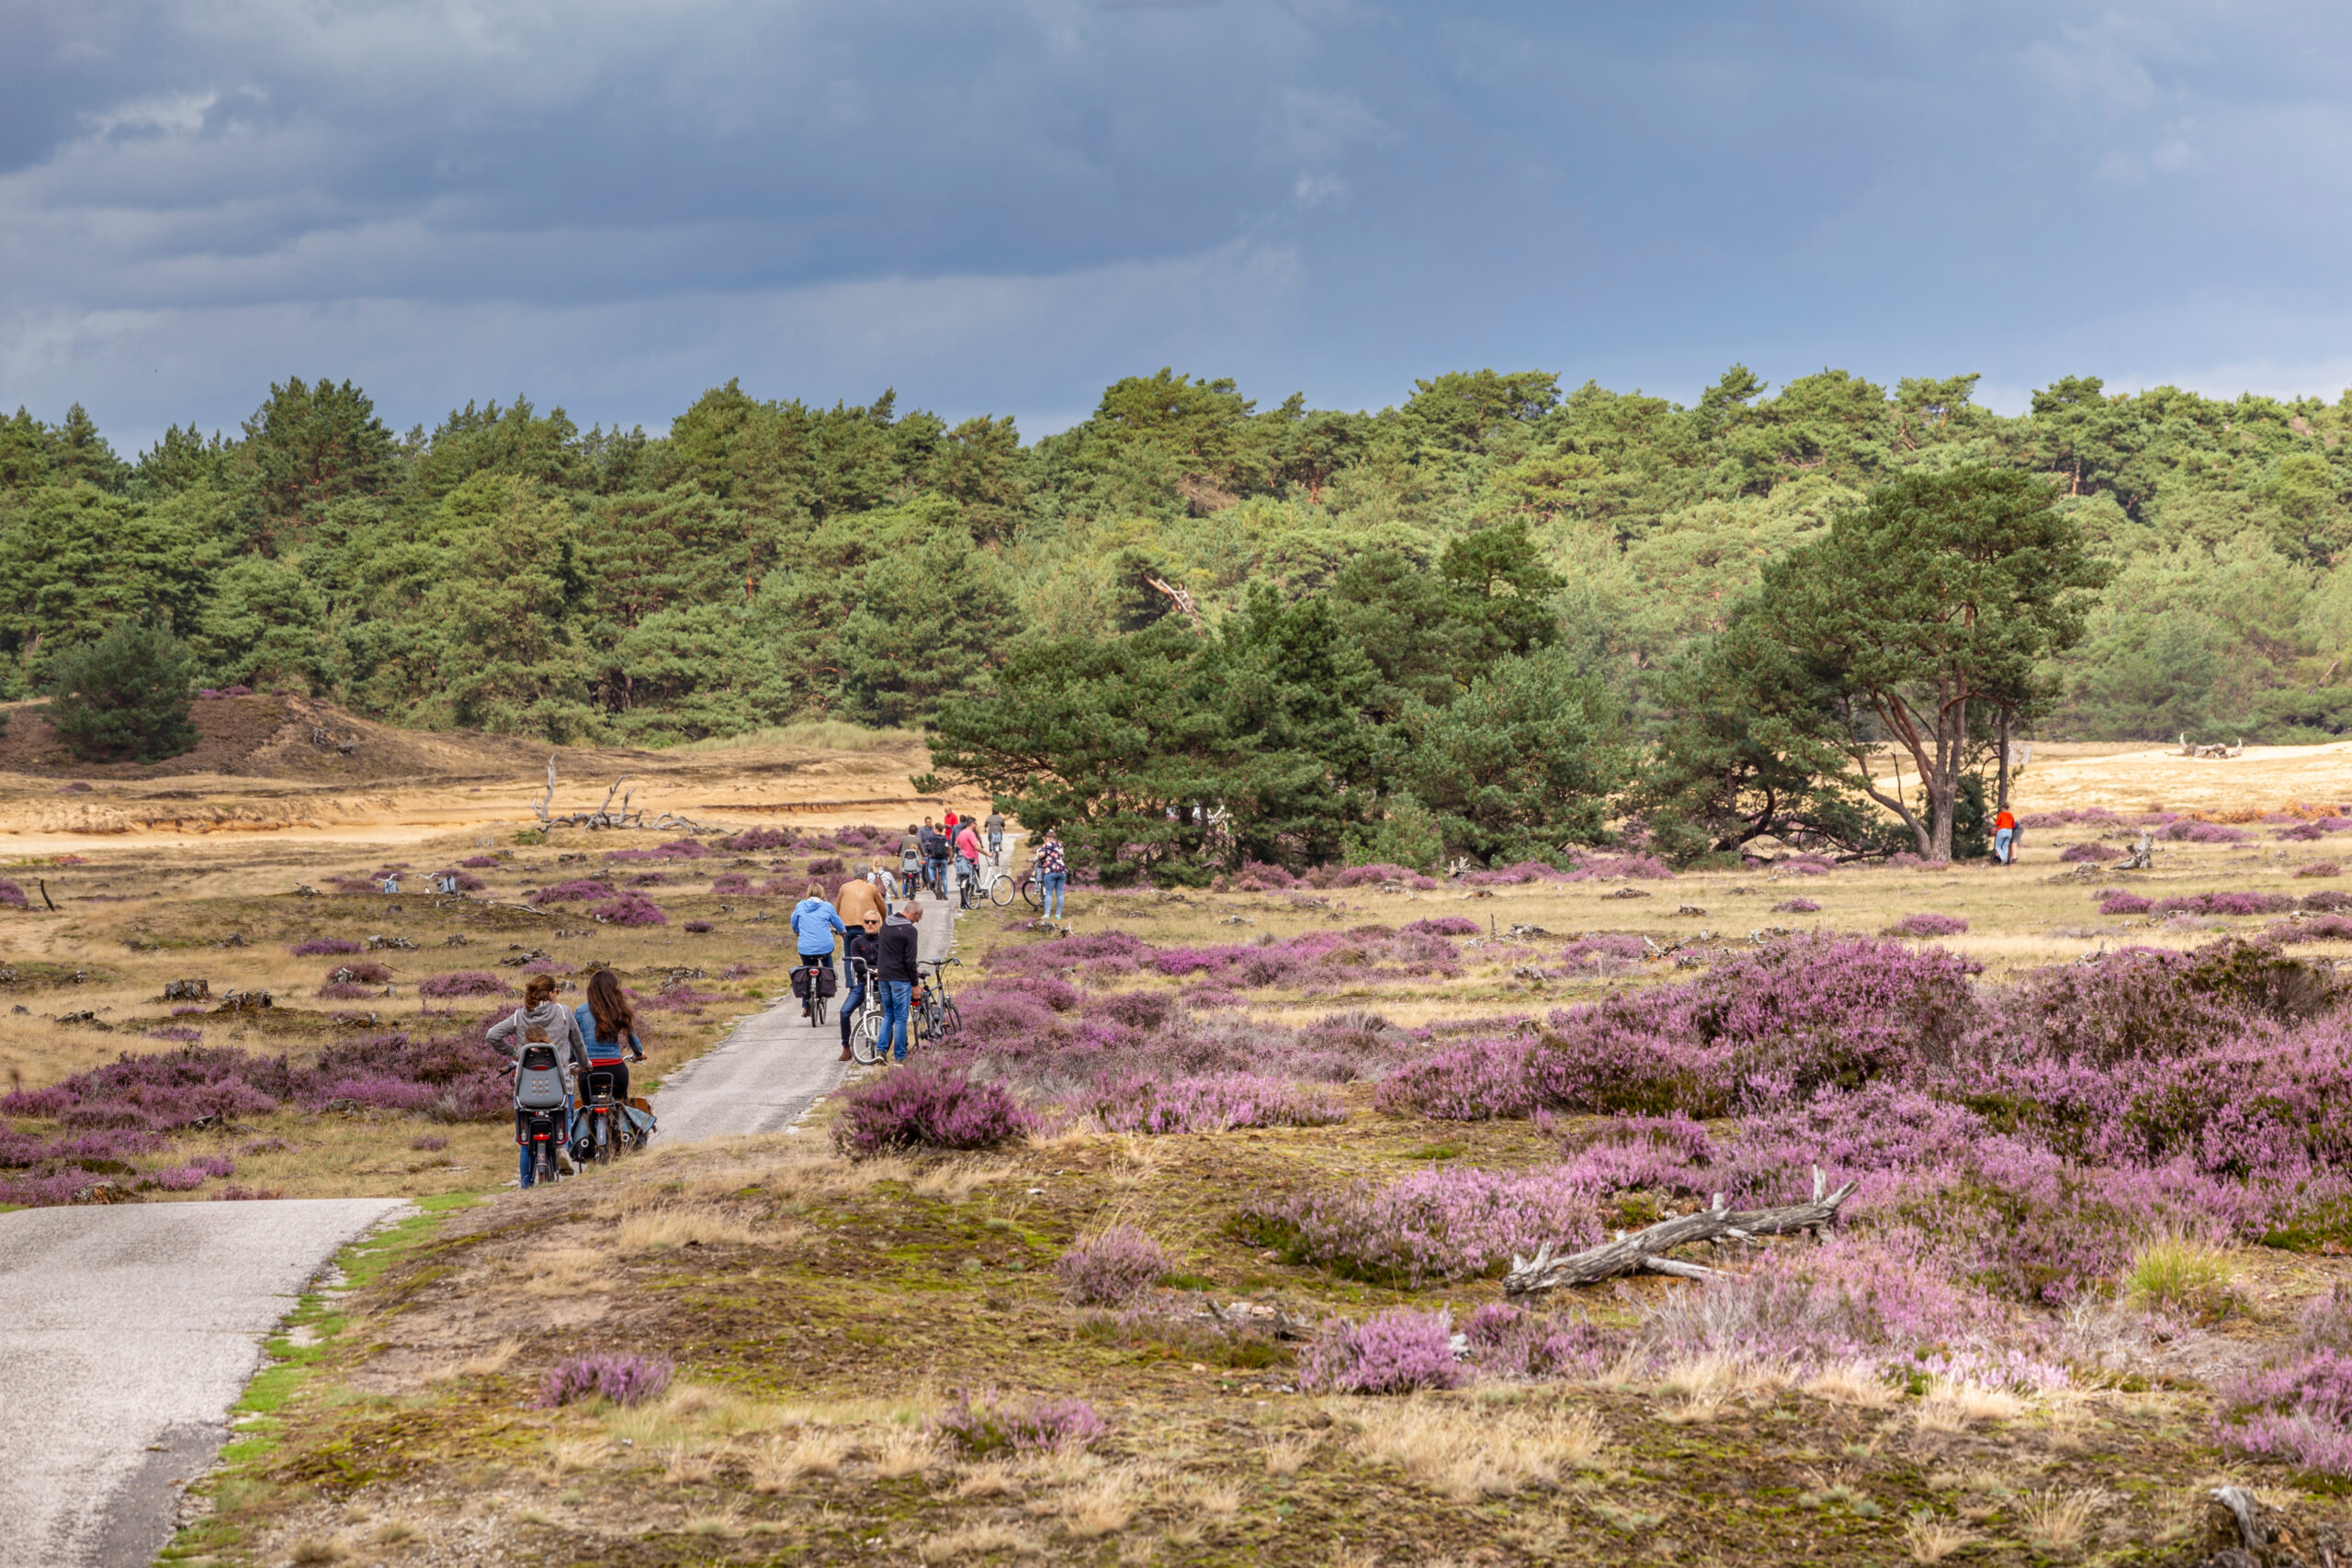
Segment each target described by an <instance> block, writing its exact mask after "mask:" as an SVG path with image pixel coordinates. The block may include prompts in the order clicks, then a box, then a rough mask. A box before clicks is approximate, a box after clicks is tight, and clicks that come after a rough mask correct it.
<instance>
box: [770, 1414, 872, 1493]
mask: <svg viewBox="0 0 2352 1568" xmlns="http://www.w3.org/2000/svg"><path fill="white" fill-rule="evenodd" d="M853 1448H854V1442H853V1441H852V1439H851V1437H850V1435H849V1434H848V1433H847V1432H841V1431H829V1430H821V1429H820V1430H818V1431H813V1432H809V1433H806V1434H804V1435H802V1436H800V1437H797V1438H791V1439H789V1440H786V1439H784V1438H776V1439H775V1440H773V1441H771V1442H769V1443H768V1444H767V1445H765V1446H764V1447H763V1449H762V1450H760V1452H759V1453H758V1454H757V1455H756V1456H755V1457H754V1458H753V1459H752V1491H754V1492H783V1491H786V1490H788V1489H789V1488H790V1487H791V1486H792V1485H793V1483H796V1482H797V1481H800V1480H801V1479H803V1478H804V1477H807V1476H811V1475H836V1474H839V1473H840V1472H841V1468H842V1461H843V1460H845V1459H847V1458H849V1456H850V1453H851V1451H852V1450H853Z"/></svg>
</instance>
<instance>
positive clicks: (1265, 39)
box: [0, 0, 2352, 438]
mask: <svg viewBox="0 0 2352 1568" xmlns="http://www.w3.org/2000/svg"><path fill="white" fill-rule="evenodd" d="M2347 26H2348V24H2347V22H2346V19H2344V18H2343V17H2340V16H2339V15H2338V13H2337V12H2336V11H2335V10H2334V9H2332V8H2327V7H2322V6H2279V7H2270V8H2266V9H2264V10H2263V11H2261V12H2259V13H2254V14H2247V13H2238V12H2234V11H2227V10H2223V9H2222V8H2218V7H2213V6H2205V5H2189V4H2186V3H2180V4H2169V5H2156V6H2130V7H2113V6H2066V5H2057V6H2049V5H2043V6H2024V5H2015V6H1958V5H1930V4H1917V5H1909V6H1902V5H1897V6H1885V5H1873V6H1860V5H1853V6H1841V5H1830V4H1815V5H1810V6H1805V5H1799V6H1777V7H1765V6H1746V5H1738V6H1735V5H1695V6H1677V7H1668V8H1656V7H1623V6H1590V7H1564V6H1521V7H1510V6H1487V7H1445V6H1388V5H1374V4H1367V3H1359V0H1297V3H1293V4H1266V3H1261V4H1240V3H1238V0H1237V3H1230V4H1225V5H1204V4H1190V3H1172V0H1092V3H1091V4H1090V3H1085V0H1054V3H1046V0H1035V3H1031V4H1020V5H989V6H976V5H943V4H930V5H911V4H891V3H888V0H884V3H878V4H866V5H860V6H814V5H797V4H788V3H787V4H774V3H735V0H707V3H693V4H674V5H622V4H609V5H598V4H593V3H592V4H565V5H560V6H559V5H554V4H539V5H500V6H490V5H458V4H443V5H423V6H401V5H363V4H313V3H301V0H269V3H252V0H241V3H230V0H182V3H178V4H173V5H152V6H147V5H128V4H106V3H103V0H102V3H97V4H84V5H75V6H63V5H59V4H54V3H51V4H43V5H38V6H35V5H25V4H21V3H12V0H0V400H5V401H6V403H7V404H8V405H9V406H11V407H13V406H14V404H15V403H16V402H17V401H18V400H22V401H25V402H28V403H30V404H31V405H33V406H34V407H35V409H36V410H37V411H38V412H43V413H45V414H47V415H49V416H51V417H54V416H55V415H56V413H57V412H59V411H60V410H61V409H62V407H63V405H64V404H65V403H66V402H67V401H69V400H74V399H76V398H79V399H81V400H84V401H85V402H86V403H88V404H89V405H90V406H91V407H92V409H93V410H94V411H95V412H96V413H97V414H98V416H99V417H100V419H101V420H102V422H104V423H107V425H108V426H109V427H110V428H112V429H113V430H115V431H116V432H117V434H118V435H119V436H121V437H124V438H139V437H143V436H145V435H146V434H152V433H153V430H154V429H156V428H157V427H159V426H160V425H161V424H162V423H164V422H165V421H167V420H172V419H179V418H187V417H190V416H194V417H197V418H199V419H200V420H202V421H204V422H205V423H208V424H226V423H232V421H233V420H234V418H235V417H236V416H237V415H239V414H240V413H242V412H245V411H246V410H248V409H250V408H251V406H252V405H253V404H254V402H255V401H256V400H257V399H258V397H259V394H260V392H261V390H262V388H263V386H264V385H265V384H266V381H268V380H269V379H271V378H283V377H284V376H285V375H287V374H289V373H299V374H303V375H316V374H319V373H321V372H328V373H332V374H334V375H335V376H338V377H341V376H345V375H348V376H352V377H355V378H358V379H360V380H361V381H362V382H364V383H365V384H366V385H368V387H369V388H370V389H371V390H373V391H375V392H376V393H377V395H378V397H379V401H380V402H381V403H382V404H383V405H384V406H385V407H386V410H387V412H389V413H390V414H391V415H393V416H394V417H395V418H397V419H399V420H401V421H402V422H406V421H408V420H411V419H424V420H428V421H429V420H430V419H432V418H433V417H435V414H436V413H437V412H439V411H440V410H441V409H443V408H446V407H447V406H448V405H449V404H450V403H452V402H456V401H462V400H465V399H467V398H469V397H487V396H511V395H513V394H514V393H515V392H517V391H523V392H527V393H529V394H531V395H532V396H534V397H535V398H537V400H540V401H541V402H543V403H546V402H554V401H559V400H560V401H562V402H564V403H566V404H568V405H569V406H570V407H571V409H572V410H573V412H575V414H577V415H579V416H580V417H582V419H583V420H584V419H593V418H599V417H601V418H605V419H612V418H616V417H617V418H620V419H622V420H624V421H630V422H634V421H639V420H642V421H645V422H647V423H653V424H656V425H658V424H659V423H661V422H662V420H663V419H664V418H666V417H667V416H668V415H669V414H670V413H672V412H675V411H676V410H677V409H678V408H680V407H682V406H683V405H684V402H685V401H686V400H690V399H691V398H692V397H693V395H694V394H695V392H696V391H697V390H699V389H701V388H702V387H704V386H706V385H708V384H710V383H712V382H714V381H718V380H723V379H725V378H728V377H729V376H735V375H740V376H741V377H742V378H743V379H744V382H745V384H746V386H748V387H750V388H752V389H754V390H757V391H759V392H761V393H763V394H765V395H797V396H806V397H811V398H816V399H820V400H831V399H833V398H835V397H850V398H853V399H858V400H863V399H865V398H867V397H870V396H872V395H873V393H874V392H875V391H876V390H878V389H880V388H881V387H882V386H883V385H885V384H890V383H895V384H896V385H898V386H899V389H900V390H901V393H902V395H903V396H904V397H905V398H906V399H907V400H910V401H913V402H921V403H924V404H929V405H932V406H936V407H939V408H941V409H942V410H943V411H944V412H978V411H979V410H982V409H993V410H997V411H1008V410H1009V411H1012V412H1018V413H1020V414H1022V415H1023V418H1024V420H1025V422H1026V423H1028V424H1029V425H1030V426H1032V427H1033V428H1035V427H1041V426H1043V425H1045V424H1048V423H1054V422H1057V421H1060V420H1066V419H1069V418H1071V417H1075V416H1077V415H1079V414H1081V413H1082V412H1084V411H1085V409H1086V408H1087V407H1088V406H1089V405H1091V401H1092V400H1093V398H1094V396H1095V395H1096V393H1097V392H1099V390H1100V388H1101V386H1102V384H1103V382H1104V381H1105V380H1107V379H1109V378H1112V377H1114V376H1117V375H1121V374H1125V373H1129V372H1133V371H1137V370H1148V369H1150V368H1153V367H1157V366H1158V365H1159V364H1162V363H1171V362H1172V363H1174V364H1177V365H1178V366H1180V367H1185V368H1189V369H1193V370H1195V371H1198V372H1202V373H1207V374H1233V375H1238V376H1239V377H1241V378H1243V381H1244V385H1245V387H1246V388H1248V389H1250V390H1251V391H1253V392H1255V393H1258V394H1260V395H1261V396H1265V397H1269V398H1274V397H1280V396H1281V395H1283V393H1285V392H1287V391H1289V390H1290V389H1292V388H1294V387H1303V388H1304V389H1306V391H1307V392H1308V394H1309V395H1310V397H1311V398H1313V399H1314V400H1317V401H1318V402H1331V403H1341V404H1345V405H1349V406H1358V405H1365V404H1370V405H1374V406H1377V405H1378V404H1380V403H1383V402H1387V401H1392V400H1396V399H1397V398H1399V397H1401V396H1402V395H1404V394H1405V393H1407V392H1408V391H1409V390H1410V383H1411V379H1412V378H1413V377H1415V376H1421V375H1428V374H1431V373H1433V372H1435V371H1437V370H1439V369H1442V368H1447V367H1458V366H1476V365H1481V364H1487V363H1496V364H1507V365H1528V364H1539V365H1543V366H1544V367H1549V368H1556V369H1559V370H1561V371H1563V372H1564V373H1565V374H1566V375H1567V376H1569V377H1571V378H1582V377H1584V376H1587V375H1591V376H1596V377H1599V378H1601V379H1603V380H1604V381H1608V382H1611V383H1612V384H1618V385H1633V384H1635V383H1641V384H1645V385H1647V386H1649V387H1651V388H1652V389H1657V390H1662V391H1665V392H1668V394H1670V395H1675V396H1679V397H1685V398H1687V397H1689V396H1691V395H1693V394H1694V393H1695V392H1696V390H1697V389H1698V388H1699V387H1700V386H1701V385H1702V384H1703V382H1704V381H1705V380H1706V379H1708V378H1711V377H1712V375H1713V373H1714V372H1715V371H1717V370H1719V369H1720V368H1721V367H1722V366H1723V365H1724V363H1725V362H1727V361H1729V360H1731V359H1733V358H1744V359H1746V360H1747V362H1748V363H1750V364H1752V365H1755V366H1756V367H1758V368H1759V369H1761V370H1763V371H1765V372H1766V373H1767V374H1769V375H1770V376H1773V377H1775V378H1781V377H1785V376H1789V375H1795V374H1801V373H1803V372H1804V371H1806V370H1809V369H1815V368H1818V367H1820V366H1821V365H1823V364H1825V363H1836V364H1843V365H1848V366H1850V367H1853V368H1855V369H1857V370H1859V371H1862V372H1864V373H1867V374H1871V375H1874V376H1878V377H1882V378H1886V377H1892V376H1894V375H1897V374H1905V373H1911V374H1930V373H1933V374H1941V373H1948V372H1951V371H1954V370H1981V371H1984V372H1985V374H1986V377H1987V385H1988V387H1990V388H1992V389H1994V391H1995V395H1996V397H1997V398H2000V399H2005V400H2008V401H2010V402H2012V403H2014V402H2015V401H2017V400H2020V399H2021V398H2022V397H2023V395H2024V392H2025V390H2026V389H2028V388H2030V386H2032V385H2034V384H2037V383H2039V382H2041V381H2044V380H2047V379H2049V378H2052V377H2053V376H2055V375H2058V374H2063V373H2066V372H2068V371H2075V370H2096V371H2098V372H2101V373H2105V374H2108V375H2109V377H2110V378H2115V379H2119V380H2123V381H2131V380H2133V379H2141V380H2147V379H2154V378H2165V377H2172V378H2186V379H2190V380H2193V381H2196V382H2198V383H2199V384H2200V385H2202V386H2204V387H2205V388H2206V389H2209V390H2216V391H2234V390H2237V389H2239V388H2240V387H2242V386H2248V385H2251V386H2256V387H2261V388H2264V389H2276V390H2301V389H2307V388H2316V387H2329V388H2331V389H2332V388H2333V387H2335V386H2337V385H2340V384H2341V383H2342V382H2343V381H2344V380H2346V379H2352V349H2347V347H2346V344H2345V343H2344V340H2343V333H2344V330H2345V327H2346V318H2345V314H2344V312H2343V310H2342V309H2341V307H2339V306H2338V305H2337V304H2336V302H2335V299H2334V298H2333V295H2334V292H2335V290H2334V287H2333V285H2334V258H2335V255H2336V254H2338V253H2339V252H2340V251H2341V249H2342V248H2343V243H2344V240H2345V238H2346V236H2345V234H2344V232H2343V231H2344V229H2345V227H2346V220H2345V218H2344V217H2343V216H2342V215H2343V213H2344V211H2345V204H2344V201H2343V199H2342V197H2343V196H2344V195H2345V192H2344V191H2343V190H2342V189H2341V186H2343V184H2344V181H2345V175H2343V173H2341V171H2342V170H2343V169H2344V167H2345V163H2344V160H2343V158H2342V157H2341V156H2340V153H2341V151H2342V150H2343V144H2344V143H2345V142H2346V140H2347V139H2348V136H2352V107H2347V99H2346V85H2347V84H2346V80H2345V76H2346V61H2347V60H2352V55H2347V51H2346V49H2345V47H2344V46H2345V44H2346V42H2347V41H2352V40H2347V39H2346V31H2347Z"/></svg>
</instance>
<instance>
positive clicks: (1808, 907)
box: [1772, 898, 1821, 915]
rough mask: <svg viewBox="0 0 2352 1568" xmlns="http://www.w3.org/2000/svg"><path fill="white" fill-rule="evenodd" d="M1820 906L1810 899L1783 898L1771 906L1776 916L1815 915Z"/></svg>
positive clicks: (1818, 911) (1819, 910)
mask: <svg viewBox="0 0 2352 1568" xmlns="http://www.w3.org/2000/svg"><path fill="white" fill-rule="evenodd" d="M1820 912H1821V906H1820V905H1818V904H1816V903H1815V902H1814V901H1813V900H1812V899H1810V898H1783V899H1781V901H1780V902H1779V903H1777V904H1775V905H1773V906H1772V913H1774V914H1776V915H1817V914H1819V913H1820Z"/></svg>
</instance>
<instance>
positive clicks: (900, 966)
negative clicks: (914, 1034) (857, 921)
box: [874, 898, 922, 1062]
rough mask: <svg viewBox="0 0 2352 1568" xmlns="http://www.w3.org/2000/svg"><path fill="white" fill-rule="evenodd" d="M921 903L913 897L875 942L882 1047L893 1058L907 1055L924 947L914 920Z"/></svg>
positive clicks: (885, 924) (897, 1059) (919, 916)
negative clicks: (918, 964) (918, 961)
mask: <svg viewBox="0 0 2352 1568" xmlns="http://www.w3.org/2000/svg"><path fill="white" fill-rule="evenodd" d="M919 919H922V905H920V904H918V903H916V902H915V901H914V900H913V899H912V898H910V899H908V900H907V901H906V903H905V904H903V905H901V906H900V907H899V910H898V912H897V913H895V914H893V915H891V917H890V918H889V919H887V920H884V921H883V922H882V934H881V936H880V937H879V938H877V939H876V942H875V944H874V946H875V953H876V958H875V975H876V979H877V980H878V981H879V982H880V984H881V987H882V1049H883V1050H884V1051H885V1052H887V1053H888V1054H889V1056H890V1059H891V1060H892V1061H894V1062H903V1061H905V1060H906V1059H907V1045H908V1043H909V1042H908V1033H909V1024H910V1019H909V1017H908V1015H909V1014H910V1012H911V1011H912V1010H913V1008H914V997H915V959H916V957H917V956H918V955H919V954H920V953H922V931H921V930H920V929H919V928H918V927H917V926H916V924H915V922H916V921H917V920H919Z"/></svg>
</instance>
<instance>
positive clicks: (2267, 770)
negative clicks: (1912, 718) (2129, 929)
mask: <svg viewBox="0 0 2352 1568" xmlns="http://www.w3.org/2000/svg"><path fill="white" fill-rule="evenodd" d="M1902 780H1903V784H1904V787H1905V794H1906V795H1907V794H1910V793H1913V792H1916V791H1917V788H1918V784H1919V776H1918V774H1917V772H1916V771H1914V770H1913V769H1912V768H1911V766H1910V764H1909V761H1908V759H1907V758H1905V762H1904V767H1903V770H1902ZM1895 783H1896V774H1895V773H1894V770H1893V767H1892V765H1891V763H1889V764H1886V765H1885V766H1884V771H1882V772H1880V773H1879V774H1878V784H1879V787H1880V788H1882V789H1889V790H1891V789H1893V788H1894V785H1895ZM2010 798H2011V800H2012V802H2013V803H2014V804H2015V806H2016V808H2017V810H2018V812H2019V813H2025V812H2030V811H2063V810H2067V809H2070V808H2071V809H2081V808H2083V807H2092V806H2104V807H2108V808H2109V809H2110V810H2115V811H2148V810H2154V809H2162V810H2165V811H2195V812H2203V813H2206V814H2208V815H2215V816H2218V815H2221V814H2222V813H2226V812H2250V813H2253V814H2255V815H2257V816H2258V815H2260V814H2262V813H2264V812H2268V811H2283V810H2286V809H2289V808H2290V807H2297V806H2306V807H2311V806H2319V807H2325V806H2334V805H2335V804H2337V803H2339V802H2342V803H2346V804H2352V741H2339V742H2337V743H2336V744H2335V745H2332V746H2249V747H2247V748H2246V750H2245V755H2244V756H2242V757H2236V758H2232V759H2230V760H2228V761H2199V760H2198V759H2196V758H2193V757H2184V756H2182V755H2181V754H2180V749H2179V748H2178V747H2162V746H2124V745H2113V744H2105V745H2101V744H2073V745H2037V746H2036V747H2035V748H2034V751H2033V759H2032V761H2030V763H2029V764H2028V765H2027V767H2026V768H2025V770H2024V771H2023V772H2022V773H2019V774H2018V777H2017V780H2016V783H2015V784H2013V785H2012V786H2011V790H2010Z"/></svg>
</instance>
